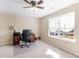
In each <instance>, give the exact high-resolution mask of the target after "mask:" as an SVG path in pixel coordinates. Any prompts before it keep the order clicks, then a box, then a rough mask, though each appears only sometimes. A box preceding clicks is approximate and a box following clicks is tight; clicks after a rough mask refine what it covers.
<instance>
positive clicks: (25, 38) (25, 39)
mask: <svg viewBox="0 0 79 59" xmlns="http://www.w3.org/2000/svg"><path fill="white" fill-rule="evenodd" d="M31 33H32V32H31V30H27V29H26V30H23V32H22V38H21V41H23V42H24V44H22V45H21V47H26V46H27V47H29V45H30V44H27V43H30V41H31V40H30V35H31Z"/></svg>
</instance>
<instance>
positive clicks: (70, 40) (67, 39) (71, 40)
mask: <svg viewBox="0 0 79 59" xmlns="http://www.w3.org/2000/svg"><path fill="white" fill-rule="evenodd" d="M49 38H56V39H58V40H64V41H67V42H70V43H75V42H76V41H75V39H69V38H63V37H62V38H61V37H57V36H49Z"/></svg>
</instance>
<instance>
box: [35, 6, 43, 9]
mask: <svg viewBox="0 0 79 59" xmlns="http://www.w3.org/2000/svg"><path fill="white" fill-rule="evenodd" d="M36 8H40V9H44V7H40V6H36Z"/></svg>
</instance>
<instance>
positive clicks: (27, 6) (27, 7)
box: [23, 6, 31, 8]
mask: <svg viewBox="0 0 79 59" xmlns="http://www.w3.org/2000/svg"><path fill="white" fill-rule="evenodd" d="M23 8H31V6H27V7H23Z"/></svg>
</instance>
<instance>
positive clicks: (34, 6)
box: [23, 0, 44, 9]
mask: <svg viewBox="0 0 79 59" xmlns="http://www.w3.org/2000/svg"><path fill="white" fill-rule="evenodd" d="M24 1H25V2H26V3H28V4H29V5H31V6H27V7H23V8H33V9H35V8H39V9H44V7H41V6H39V5H41V4H42V3H43V1H42V0H40V1H38V2H36V1H34V0H32V1H30V2H29V1H28V0H24Z"/></svg>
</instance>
